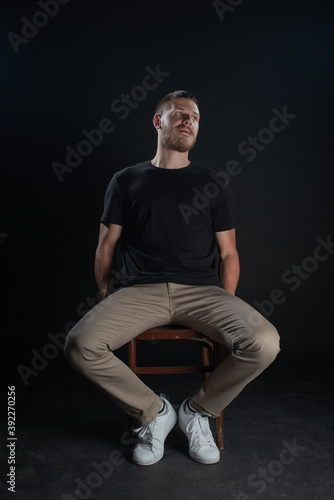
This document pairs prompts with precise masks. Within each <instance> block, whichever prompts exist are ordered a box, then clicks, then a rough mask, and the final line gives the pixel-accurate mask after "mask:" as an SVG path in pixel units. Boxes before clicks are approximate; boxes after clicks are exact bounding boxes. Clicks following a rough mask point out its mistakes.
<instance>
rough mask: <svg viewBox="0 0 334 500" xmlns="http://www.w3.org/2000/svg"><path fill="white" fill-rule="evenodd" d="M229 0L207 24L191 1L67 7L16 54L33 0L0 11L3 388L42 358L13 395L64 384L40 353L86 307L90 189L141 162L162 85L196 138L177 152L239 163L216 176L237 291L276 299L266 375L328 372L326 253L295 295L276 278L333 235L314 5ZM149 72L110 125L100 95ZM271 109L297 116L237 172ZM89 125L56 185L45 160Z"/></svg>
mask: <svg viewBox="0 0 334 500" xmlns="http://www.w3.org/2000/svg"><path fill="white" fill-rule="evenodd" d="M226 3H227V2H226ZM232 3H233V2H232ZM236 4H237V2H234V5H235V7H231V11H226V12H225V14H223V15H224V19H223V20H221V19H220V17H219V15H218V13H217V12H216V10H215V8H214V5H213V3H212V2H211V1H204V0H203V1H197V2H194V1H178V2H176V1H170V2H165V3H162V2H145V1H142V2H109V1H102V0H99V1H94V2H81V1H80V2H79V1H75V0H71V1H69V2H68V3H67V4H66V5H60V6H59V12H58V13H57V14H56V15H55V16H54V17H53V18H51V17H50V18H49V20H48V22H47V24H46V25H45V26H44V27H40V28H39V31H38V33H37V34H36V35H35V36H34V37H32V38H31V39H30V40H29V41H28V43H27V44H23V43H22V44H20V45H19V47H18V53H17V54H16V53H15V51H14V49H13V47H12V45H11V43H10V41H9V40H8V38H7V34H8V33H9V32H13V33H15V34H17V35H22V26H23V21H22V17H23V16H25V17H26V18H27V19H29V20H31V19H32V18H33V16H34V14H35V13H36V12H37V11H41V10H42V9H41V7H40V6H39V5H38V4H37V2H35V1H33V2H15V1H10V2H9V1H8V2H1V10H2V13H1V33H2V48H1V59H2V65H1V66H2V71H1V73H2V77H1V101H2V109H3V113H2V117H3V119H2V131H1V138H2V154H1V157H2V162H1V163H2V168H1V223H0V233H1V240H0V242H1V243H0V256H1V273H0V275H1V284H2V290H3V294H2V299H1V305H2V313H1V330H2V338H3V339H4V342H5V343H4V344H3V347H2V349H1V351H0V356H1V362H2V367H3V368H5V373H6V381H5V384H6V385H7V384H8V385H13V384H16V385H17V386H18V387H21V388H22V389H24V385H25V384H24V383H23V379H22V377H21V376H20V375H19V373H18V370H17V367H18V365H24V366H25V367H26V369H31V368H32V358H33V356H35V354H36V352H38V353H40V354H43V352H44V356H45V354H46V357H47V356H49V360H48V362H47V364H45V366H44V365H43V360H40V361H39V363H40V371H38V370H37V371H36V364H35V373H34V374H32V373H31V374H30V375H29V376H28V377H27V379H26V380H27V381H28V384H31V385H35V386H36V387H37V386H38V384H40V383H41V381H43V382H46V381H48V380H49V379H51V378H52V379H54V377H56V378H59V377H61V376H62V374H63V376H64V377H65V376H66V377H68V376H69V374H72V370H71V369H70V368H69V367H68V366H67V363H66V362H65V361H64V360H63V358H62V355H61V349H60V348H59V351H57V348H55V347H53V348H52V347H51V348H49V350H48V348H46V347H45V346H47V345H48V344H50V342H51V340H50V337H48V334H50V332H51V333H52V334H53V335H57V334H59V338H62V337H64V332H65V330H68V328H69V327H70V325H71V324H73V323H75V322H76V321H78V320H79V319H80V317H81V316H82V311H83V310H86V311H87V310H88V309H89V307H91V306H92V305H93V304H94V301H96V297H97V287H96V284H95V279H94V254H95V249H96V245H97V240H98V231H99V219H100V216H101V212H102V209H103V198H104V194H105V191H106V188H107V185H108V183H109V181H110V179H111V177H112V175H113V173H114V172H116V171H118V170H120V169H122V168H124V167H126V166H129V165H133V164H135V163H138V162H140V161H143V160H146V159H151V158H152V157H153V156H154V154H155V147H156V133H155V130H154V128H153V126H152V124H151V119H152V117H153V114H154V108H155V105H156V103H157V101H158V100H159V99H160V98H161V97H162V96H163V95H165V94H167V93H168V92H171V91H173V90H176V89H187V90H189V91H190V92H193V93H194V94H195V95H196V96H197V98H198V100H199V106H200V111H201V124H200V132H199V138H198V142H197V145H196V147H195V149H194V150H193V151H191V153H190V158H191V159H193V160H196V161H198V162H199V163H202V164H203V165H206V166H207V167H210V168H213V169H215V170H216V171H222V170H224V169H225V167H226V164H227V162H228V161H229V160H237V161H238V162H239V163H240V166H241V167H242V172H241V173H240V174H239V175H237V176H235V177H233V178H232V179H231V186H232V190H233V192H234V195H235V204H236V226H237V238H238V249H239V253H240V260H241V278H240V284H239V287H238V291H237V294H238V295H239V297H241V298H242V299H244V300H246V301H248V302H250V303H253V302H254V301H255V300H257V301H258V302H262V301H263V300H268V299H269V298H270V294H272V292H273V290H275V289H280V290H281V291H282V294H283V296H284V297H285V300H284V302H283V303H281V304H276V305H274V306H271V310H270V314H268V318H269V319H270V321H272V322H273V324H274V325H275V326H276V327H277V328H278V330H279V332H280V334H281V339H282V352H281V354H280V357H279V360H277V361H276V362H275V367H276V370H278V373H279V371H280V370H282V369H285V367H291V366H292V367H293V368H294V369H295V370H296V371H298V370H299V368H300V367H303V368H305V369H306V370H310V371H311V372H314V371H319V370H321V368H323V367H324V366H326V365H327V364H328V363H327V362H328V359H329V357H330V356H331V355H332V348H333V340H332V338H333V331H332V330H333V328H332V321H331V316H332V307H333V306H332V303H333V302H332V297H333V295H332V274H331V273H332V271H333V262H334V256H333V255H330V256H329V257H328V259H327V260H324V261H322V262H319V263H318V265H317V263H315V264H314V263H313V264H314V266H315V267H317V269H315V268H312V263H311V264H307V263H306V264H305V265H306V266H307V265H309V266H311V267H309V269H311V268H312V270H311V271H307V272H306V277H304V278H302V279H300V283H299V285H298V288H297V289H296V290H294V291H293V290H291V287H292V284H287V283H284V282H283V281H282V275H283V273H284V272H287V271H289V270H290V272H289V276H290V277H291V276H292V275H293V272H292V266H293V265H302V263H303V261H304V259H306V258H308V257H312V256H313V252H314V250H315V248H316V247H317V245H318V242H317V240H316V239H317V238H318V237H321V238H323V239H324V240H326V239H327V237H328V235H330V234H332V227H333V226H332V210H333V206H332V199H333V187H332V179H333V175H332V148H333V146H332V144H333V140H332V132H333V128H332V120H333V112H332V108H331V103H330V99H331V94H332V90H333V46H334V45H333V35H332V33H333V28H332V26H333V21H332V19H331V16H330V11H329V5H330V2H327V4H326V2H321V3H320V4H319V5H317V4H316V3H315V2H313V1H312V2H311V1H303V2H299V1H296V2H291V1H277V0H272V1H270V2H268V1H265V0H263V1H246V0H245V1H241V2H239V5H236ZM158 64H159V65H160V69H161V71H163V72H167V73H169V75H168V76H166V77H164V78H163V79H162V82H161V83H159V84H158V86H157V88H155V89H153V90H150V91H148V94H147V97H146V98H145V99H144V100H143V101H142V102H139V103H138V105H137V107H136V108H134V109H130V113H129V116H128V117H127V118H125V119H124V120H121V119H120V115H119V114H116V113H114V112H113V111H111V109H110V104H111V102H112V101H114V100H115V99H118V98H120V96H121V94H131V91H132V90H133V88H134V87H135V86H138V85H141V83H142V81H143V78H144V76H145V75H146V74H147V70H146V69H145V68H146V67H147V66H150V67H151V68H153V69H154V68H156V66H157V65H158ZM150 82H153V80H152V79H151V80H150ZM284 106H286V108H287V112H288V113H291V114H293V115H297V116H296V117H295V118H294V119H292V120H291V121H290V123H289V125H287V126H286V127H285V128H284V130H283V131H282V132H280V133H275V135H274V137H273V140H272V141H271V142H270V143H268V144H267V145H266V146H265V148H264V149H263V151H258V152H257V155H256V158H254V160H253V161H251V162H247V158H248V155H242V154H240V152H238V146H239V145H240V143H241V142H242V141H245V140H247V138H248V136H250V135H252V136H257V134H258V132H259V131H260V130H261V129H262V128H264V127H267V126H268V125H269V122H270V119H271V118H272V116H273V111H272V110H273V108H276V109H277V110H279V111H280V112H282V111H283V107H284ZM103 118H110V119H111V120H112V121H113V123H114V125H115V126H116V128H115V130H114V131H113V132H112V133H110V134H105V135H104V137H103V141H102V143H101V144H100V145H99V146H96V147H93V150H92V152H91V154H89V155H87V156H86V157H84V158H83V160H82V162H81V163H80V165H79V166H77V167H76V168H74V169H73V171H72V172H71V173H64V174H63V179H62V182H59V180H58V179H57V176H56V175H55V172H54V170H53V168H52V166H51V164H52V163H53V162H54V161H58V162H61V163H63V164H64V163H65V156H66V150H65V147H66V146H67V145H70V146H71V147H73V148H75V147H76V145H77V143H78V142H79V141H81V140H82V139H84V136H83V134H82V132H81V131H82V130H83V129H87V130H91V129H94V128H97V126H98V123H99V122H100V120H101V119H103ZM333 238H334V237H333ZM323 254H325V251H323ZM308 262H311V261H308ZM304 273H305V271H304ZM268 311H269V310H268ZM51 344H52V342H51ZM53 345H55V344H54V343H53ZM32 349H34V350H35V351H33V353H32V352H31V350H32ZM43 349H44V351H43ZM34 353H35V354H34ZM44 368H45V369H44ZM42 372H43V373H42Z"/></svg>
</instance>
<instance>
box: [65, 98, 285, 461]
mask: <svg viewBox="0 0 334 500" xmlns="http://www.w3.org/2000/svg"><path fill="white" fill-rule="evenodd" d="M199 119H200V115H199V109H198V102H197V100H196V98H195V97H194V96H193V95H192V94H190V93H189V92H186V91H175V92H172V93H170V94H168V95H167V96H165V97H163V98H162V99H161V100H160V102H159V104H158V106H157V108H156V112H155V115H154V117H153V124H154V127H155V128H156V130H157V135H158V144H157V151H156V155H155V156H154V158H153V159H152V160H151V161H145V162H143V163H140V164H138V165H135V166H133V167H128V168H125V169H123V170H121V171H119V172H117V173H116V174H115V175H114V176H113V178H112V180H111V182H110V184H109V187H108V189H107V192H106V196H105V206H104V212H103V215H102V217H101V226H100V236H99V243H98V247H97V251H96V261H95V276H96V281H97V284H98V287H99V290H100V293H101V296H102V298H103V299H104V300H103V301H102V302H101V303H100V304H98V305H97V306H95V307H94V308H93V309H92V310H91V311H89V313H87V315H86V316H84V317H83V318H82V319H81V320H80V321H79V323H78V324H77V325H76V326H75V327H74V328H73V329H72V330H71V332H70V333H69V335H68V337H67V341H66V345H65V356H66V357H67V359H68V361H69V362H70V363H71V364H72V365H73V366H74V368H76V369H77V370H78V371H79V372H80V373H81V374H83V375H84V376H85V377H86V378H87V379H89V380H90V381H91V382H93V383H94V384H95V385H97V386H98V387H99V388H101V389H102V390H104V391H105V392H106V393H107V394H108V395H109V396H110V397H111V398H112V399H113V400H114V401H115V402H116V403H117V404H119V405H120V407H121V408H123V409H124V410H125V412H126V413H128V414H129V415H130V416H131V417H132V418H133V419H134V420H135V421H136V422H137V423H138V430H137V433H138V442H137V445H136V447H135V449H134V451H133V461H134V462H135V463H136V464H139V465H151V464H154V463H156V462H157V461H158V460H160V459H161V458H162V457H163V454H164V441H165V438H166V436H167V435H168V433H169V432H170V431H171V429H172V428H173V426H174V425H175V423H176V421H177V415H176V412H175V410H174V409H173V407H172V405H171V404H170V403H169V401H167V400H166V399H164V398H160V397H159V396H158V395H156V394H155V393H154V392H153V391H152V390H151V389H149V388H148V387H147V386H146V385H145V384H144V383H143V382H142V381H141V380H140V379H139V378H138V377H137V376H136V375H135V374H134V373H133V372H132V371H131V370H130V369H129V368H128V367H127V366H126V365H125V364H124V363H123V362H121V361H120V360H119V359H118V358H117V357H116V356H115V355H114V351H115V350H116V349H118V348H119V347H121V346H122V345H124V344H125V343H127V342H129V341H130V340H131V339H133V338H135V337H136V336H137V335H139V334H140V333H141V332H143V331H144V330H146V329H148V328H152V327H155V326H159V325H167V324H180V325H184V326H187V327H190V328H193V329H195V330H197V331H200V332H202V333H203V334H205V335H206V336H208V337H211V338H212V339H214V340H215V341H217V342H220V343H221V344H224V345H227V346H228V347H229V348H230V349H231V354H230V355H229V356H228V357H227V358H226V359H225V360H224V361H223V362H222V363H221V364H220V365H219V366H218V367H217V368H216V369H215V371H214V372H212V373H211V374H210V376H209V377H208V378H207V379H206V380H205V381H204V383H203V384H202V386H201V387H200V389H199V390H198V391H197V392H196V394H194V396H193V397H192V398H187V399H186V400H185V401H184V402H183V403H182V405H181V407H180V409H179V412H178V423H179V426H180V427H181V429H182V431H183V432H184V433H185V435H186V436H187V438H188V441H189V453H190V456H191V457H192V458H193V459H194V460H196V461H198V462H200V463H204V464H211V463H216V462H218V461H219V458H220V453H219V450H218V448H217V446H216V445H215V442H214V440H213V437H212V434H211V431H210V427H209V421H208V417H217V416H219V415H220V412H221V410H223V409H224V408H225V407H226V406H227V405H228V404H229V403H230V402H231V401H232V400H233V399H234V398H235V397H236V396H237V394H239V392H240V391H241V390H242V389H243V388H244V387H245V385H246V384H247V383H249V382H250V381H251V380H253V379H254V378H255V377H256V376H257V375H259V374H260V373H261V372H262V371H263V370H264V369H265V368H267V367H268V365H269V364H270V363H271V362H272V361H273V360H274V359H275V357H276V355H277V353H278V352H279V336H278V333H277V331H276V329H275V328H274V327H273V326H272V325H271V324H270V323H269V322H268V321H267V320H266V319H265V318H264V317H263V316H261V315H260V314H259V313H258V312H257V311H255V310H254V309H253V308H252V307H251V306H249V305H248V304H246V303H245V302H243V301H242V300H241V299H239V298H237V297H236V296H235V290H236V287H237V283H238V279H239V259H238V253H237V249H236V242H235V229H234V223H233V202H232V195H231V191H230V189H229V187H228V186H225V184H224V182H223V181H222V179H221V178H220V177H219V176H218V175H217V174H216V173H215V171H213V170H210V169H207V168H205V167H202V166H199V165H197V164H196V163H194V162H192V161H190V160H189V159H188V152H189V151H190V150H191V149H192V148H193V146H194V145H195V142H196V138H197V134H198V128H199ZM117 242H120V244H121V247H122V250H123V254H124V257H123V267H122V269H121V270H120V272H119V273H118V276H117V278H116V281H115V283H114V290H113V291H112V290H111V289H110V285H109V284H110V277H111V269H112V263H113V258H114V253H115V247H116V244H117ZM219 263H220V266H219V270H220V278H219V277H218V265H219ZM112 292H113V293H112Z"/></svg>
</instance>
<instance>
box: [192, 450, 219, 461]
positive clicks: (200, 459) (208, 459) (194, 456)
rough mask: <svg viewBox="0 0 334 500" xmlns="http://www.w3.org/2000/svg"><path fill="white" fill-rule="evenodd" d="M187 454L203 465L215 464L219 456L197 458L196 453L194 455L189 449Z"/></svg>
mask: <svg viewBox="0 0 334 500" xmlns="http://www.w3.org/2000/svg"><path fill="white" fill-rule="evenodd" d="M189 455H190V456H191V458H192V459H193V460H196V462H199V463H200V464H205V465H210V464H216V463H218V462H219V460H220V456H219V457H218V458H199V457H197V456H196V455H194V453H192V452H191V451H190V450H189Z"/></svg>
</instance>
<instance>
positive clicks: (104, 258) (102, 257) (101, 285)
mask: <svg viewBox="0 0 334 500" xmlns="http://www.w3.org/2000/svg"><path fill="white" fill-rule="evenodd" d="M112 261H113V254H111V253H110V252H107V251H105V250H103V249H102V248H100V247H98V248H97V250H96V253H95V280H96V283H97V286H98V289H99V291H100V294H101V297H102V298H103V299H104V298H105V297H107V296H108V295H110V293H111V291H112V290H111V289H110V288H111V287H109V284H110V277H111V268H112Z"/></svg>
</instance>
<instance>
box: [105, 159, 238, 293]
mask: <svg viewBox="0 0 334 500" xmlns="http://www.w3.org/2000/svg"><path fill="white" fill-rule="evenodd" d="M225 184H226V183H225V182H224V180H223V179H222V178H221V177H219V176H218V175H217V173H216V172H215V171H214V170H210V169H208V168H205V167H202V166H200V165H198V164H196V163H193V162H192V163H190V165H188V166H186V167H183V168H178V169H164V168H158V167H155V166H154V165H153V164H152V163H151V162H150V161H146V162H143V163H139V164H138V165H134V166H132V167H127V168H124V169H123V170H121V171H119V172H117V173H116V174H115V175H114V176H113V178H112V179H111V181H110V184H109V186H108V188H107V191H106V195H105V200H104V211H103V215H102V217H101V222H110V223H115V224H119V225H121V226H123V230H122V235H121V241H120V246H121V250H122V251H123V265H122V268H121V270H120V271H119V273H118V275H117V277H116V280H115V283H114V289H115V290H117V289H118V288H121V287H124V286H129V285H133V284H137V283H141V284H145V283H164V282H174V283H181V284H185V285H217V286H221V285H220V282H219V278H218V262H219V256H218V248H217V240H216V236H215V232H217V231H227V230H229V229H233V228H234V223H233V196H232V193H231V190H230V187H229V186H228V185H225Z"/></svg>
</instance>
